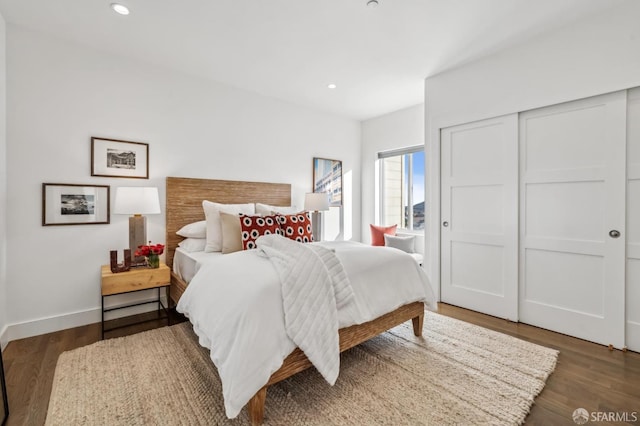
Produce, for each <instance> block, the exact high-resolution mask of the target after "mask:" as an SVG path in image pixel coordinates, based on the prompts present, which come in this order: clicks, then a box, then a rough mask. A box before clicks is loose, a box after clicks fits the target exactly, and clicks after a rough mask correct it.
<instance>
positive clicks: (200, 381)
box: [47, 312, 558, 426]
mask: <svg viewBox="0 0 640 426" xmlns="http://www.w3.org/2000/svg"><path fill="white" fill-rule="evenodd" d="M557 355H558V353H557V351H554V350H551V349H548V348H544V347H541V346H538V345H534V344H532V343H528V342H525V341H523V340H519V339H516V338H513V337H510V336H507V335H504V334H501V333H497V332H494V331H491V330H487V329H484V328H481V327H478V326H475V325H471V324H468V323H465V322H462V321H458V320H455V319H452V318H448V317H445V316H442V315H438V314H434V313H430V312H426V317H425V322H424V337H422V338H417V337H415V336H414V335H413V331H412V328H411V323H410V322H409V323H406V324H403V325H401V326H398V327H396V328H394V329H392V330H390V331H388V332H386V333H384V334H382V335H380V336H378V337H376V338H373V339H372V340H370V341H368V342H366V343H364V344H362V345H360V346H357V347H355V348H353V349H350V350H348V351H346V352H344V353H343V354H342V358H341V369H340V377H339V378H338V381H337V383H336V385H335V386H329V385H328V384H327V383H326V382H325V381H324V380H323V379H322V377H321V376H320V374H318V372H317V371H316V370H315V369H313V368H311V369H308V370H307V371H304V372H302V373H299V374H297V375H295V376H293V377H291V378H289V379H287V380H285V381H283V382H281V383H279V384H276V385H274V386H272V387H270V388H269V390H268V392H267V402H266V410H265V424H266V425H331V424H334V425H372V424H378V425H421V424H422V425H454V424H455V425H460V424H466V425H476V424H491V425H498V424H500V425H502V424H504V425H517V424H521V423H523V422H524V419H525V417H526V416H527V413H528V412H529V409H530V407H531V405H532V404H533V400H534V398H535V396H536V395H538V393H540V391H541V390H542V388H543V387H544V384H545V381H546V379H547V377H548V376H549V374H551V372H552V371H553V369H554V368H555V365H556V359H557ZM47 424H48V425H65V426H66V425H83V424H86V425H127V426H130V425H160V424H166V425H222V424H232V425H246V424H249V421H248V417H247V413H246V409H245V410H243V411H242V413H241V414H240V416H239V417H238V418H236V419H234V420H229V419H227V418H226V416H225V415H224V409H223V402H222V391H221V385H220V381H219V378H218V376H217V373H216V369H215V367H214V366H213V364H212V362H211V360H210V359H209V354H208V351H207V350H206V349H203V348H201V347H200V346H199V345H198V341H197V337H196V336H195V334H194V333H193V331H192V329H191V325H190V324H189V323H182V324H179V325H175V326H172V327H164V328H159V329H156V330H152V331H148V332H145V333H140V334H135V335H132V336H127V337H123V338H118V339H111V340H105V341H101V342H98V343H95V344H92V345H89V346H86V347H83V348H79V349H76V350H73V351H69V352H65V353H63V354H62V355H61V356H60V359H59V360H58V365H57V367H56V372H55V377H54V383H53V389H52V392H51V399H50V402H49V410H48V415H47Z"/></svg>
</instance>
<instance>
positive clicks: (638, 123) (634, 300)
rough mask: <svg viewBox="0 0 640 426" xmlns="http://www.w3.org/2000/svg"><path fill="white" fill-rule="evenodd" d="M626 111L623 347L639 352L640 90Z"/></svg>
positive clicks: (630, 97)
mask: <svg viewBox="0 0 640 426" xmlns="http://www.w3.org/2000/svg"><path fill="white" fill-rule="evenodd" d="M627 111H628V112H627V179H628V181H627V297H626V298H627V346H628V347H629V349H631V350H634V351H639V352H640V89H634V90H630V91H629V103H628V108H627Z"/></svg>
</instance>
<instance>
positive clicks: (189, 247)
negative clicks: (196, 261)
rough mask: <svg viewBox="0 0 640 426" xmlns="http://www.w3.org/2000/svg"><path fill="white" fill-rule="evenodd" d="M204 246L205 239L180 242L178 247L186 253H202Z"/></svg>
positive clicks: (205, 243)
mask: <svg viewBox="0 0 640 426" xmlns="http://www.w3.org/2000/svg"><path fill="white" fill-rule="evenodd" d="M206 245H207V239H206V238H187V239H186V240H182V241H180V243H179V244H178V247H180V248H181V249H183V250H184V251H186V252H187V253H193V252H194V251H204V246H206Z"/></svg>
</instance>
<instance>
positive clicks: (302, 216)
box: [276, 212, 313, 243]
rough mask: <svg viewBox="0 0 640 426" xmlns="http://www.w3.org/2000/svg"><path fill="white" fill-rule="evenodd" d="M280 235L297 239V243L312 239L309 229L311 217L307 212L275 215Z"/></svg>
mask: <svg viewBox="0 0 640 426" xmlns="http://www.w3.org/2000/svg"><path fill="white" fill-rule="evenodd" d="M276 219H277V221H278V224H280V229H281V230H282V235H284V236H285V237H287V238H289V239H291V240H295V241H298V242H299V243H310V242H312V241H313V232H312V231H311V218H310V217H309V213H308V212H303V213H298V214H287V215H282V214H279V215H277V216H276Z"/></svg>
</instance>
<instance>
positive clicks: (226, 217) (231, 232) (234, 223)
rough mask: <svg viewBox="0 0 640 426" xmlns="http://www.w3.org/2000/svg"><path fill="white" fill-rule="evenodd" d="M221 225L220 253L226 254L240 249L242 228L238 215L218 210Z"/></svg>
mask: <svg viewBox="0 0 640 426" xmlns="http://www.w3.org/2000/svg"><path fill="white" fill-rule="evenodd" d="M220 224H221V225H222V253H223V254H228V253H233V252H236V251H241V250H242V228H241V227H240V215H237V214H229V213H224V212H220Z"/></svg>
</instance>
